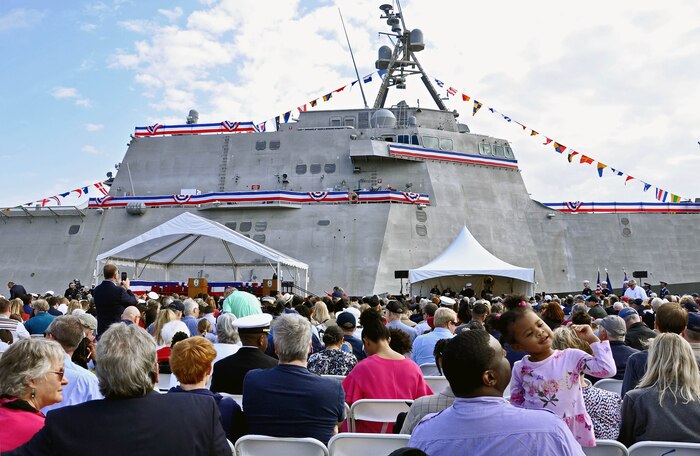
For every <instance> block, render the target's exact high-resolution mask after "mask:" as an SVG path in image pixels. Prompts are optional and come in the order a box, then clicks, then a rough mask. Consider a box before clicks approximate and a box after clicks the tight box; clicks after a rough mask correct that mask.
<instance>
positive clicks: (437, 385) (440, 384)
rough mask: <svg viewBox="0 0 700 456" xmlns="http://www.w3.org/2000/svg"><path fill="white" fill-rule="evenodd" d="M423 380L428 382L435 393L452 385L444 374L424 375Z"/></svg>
mask: <svg viewBox="0 0 700 456" xmlns="http://www.w3.org/2000/svg"><path fill="white" fill-rule="evenodd" d="M423 380H425V383H427V384H428V386H429V387H430V389H431V390H433V393H435V394H437V393H440V392H442V391H444V390H445V388H447V387H448V386H450V382H448V381H447V379H446V378H445V377H443V376H442V375H427V376H425V377H423Z"/></svg>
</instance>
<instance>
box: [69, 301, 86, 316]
mask: <svg viewBox="0 0 700 456" xmlns="http://www.w3.org/2000/svg"><path fill="white" fill-rule="evenodd" d="M76 309H80V310H83V306H81V305H80V301H78V300H77V299H71V300H70V302H69V303H68V310H66V315H73V311H74V310H76Z"/></svg>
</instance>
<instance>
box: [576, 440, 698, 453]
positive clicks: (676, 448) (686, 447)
mask: <svg viewBox="0 0 700 456" xmlns="http://www.w3.org/2000/svg"><path fill="white" fill-rule="evenodd" d="M583 452H584V453H586V456H666V455H668V456H699V455H700V443H685V442H637V443H635V444H634V445H632V446H631V447H629V448H627V447H626V446H624V445H623V444H621V443H620V442H617V441H615V440H596V446H595V447H592V448H584V449H583Z"/></svg>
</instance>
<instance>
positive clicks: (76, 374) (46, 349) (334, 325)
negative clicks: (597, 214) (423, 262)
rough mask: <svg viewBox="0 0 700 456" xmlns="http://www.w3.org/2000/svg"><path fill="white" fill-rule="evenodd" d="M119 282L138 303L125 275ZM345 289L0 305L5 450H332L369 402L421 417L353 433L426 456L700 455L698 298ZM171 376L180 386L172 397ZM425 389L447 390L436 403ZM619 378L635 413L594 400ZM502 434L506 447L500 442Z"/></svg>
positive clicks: (625, 404) (1, 445) (610, 395)
mask: <svg viewBox="0 0 700 456" xmlns="http://www.w3.org/2000/svg"><path fill="white" fill-rule="evenodd" d="M107 276H109V277H111V279H109V280H110V281H111V283H110V284H109V286H110V287H111V286H112V285H113V286H115V287H127V288H128V282H126V283H120V281H119V280H117V277H118V274H117V270H116V267H115V266H113V265H112V269H109V270H107V269H106V270H105V277H107ZM127 288H124V289H125V290H127ZM336 288H337V290H336V291H334V293H333V294H332V295H329V296H324V297H315V296H308V297H303V296H298V295H291V294H279V295H277V296H275V297H266V298H264V299H258V298H256V297H254V296H253V295H250V294H249V293H247V292H244V291H239V290H236V289H227V290H226V292H225V295H224V297H223V299H222V300H221V301H220V302H218V303H217V302H216V301H215V299H214V298H213V297H210V296H199V297H197V298H186V297H180V296H177V295H173V296H158V295H156V294H155V293H148V294H146V295H144V296H136V295H134V294H133V293H131V292H128V293H127V292H118V293H112V296H117V298H112V299H113V300H112V301H110V305H112V306H115V305H116V304H118V306H117V307H118V312H117V311H116V310H115V309H110V312H109V314H110V315H113V316H112V317H110V318H112V320H109V319H107V320H105V317H104V315H105V313H104V312H102V313H100V308H101V306H102V305H104V301H100V299H96V300H95V299H93V298H92V297H90V296H87V299H85V300H77V299H64V298H63V297H62V296H54V295H53V293H51V294H48V295H44V296H40V297H37V298H34V297H32V296H31V295H28V296H29V298H26V296H27V294H26V292H25V294H24V295H22V296H18V297H16V298H14V299H13V300H8V299H6V298H4V297H0V353H2V352H4V353H2V355H1V356H0V417H1V419H2V423H3V425H2V426H0V450H2V451H3V452H6V451H12V452H13V453H12V454H85V453H84V451H85V448H83V447H81V448H78V445H79V444H80V445H84V444H85V442H89V443H90V444H91V445H94V448H98V449H100V451H99V453H100V454H112V453H113V454H123V453H128V452H129V448H130V445H137V444H138V440H137V439H136V437H135V435H137V434H138V433H141V432H144V433H145V432H149V433H153V432H158V428H159V426H162V429H163V431H162V432H168V430H170V431H169V432H170V433H169V434H168V435H171V434H172V429H177V430H178V432H177V433H178V436H177V438H174V439H173V440H172V441H169V442H167V443H165V442H150V443H149V444H152V445H153V446H152V447H151V448H150V451H149V452H150V453H153V454H166V450H167V454H179V453H178V452H180V453H181V452H182V451H183V450H184V449H187V452H188V454H230V448H229V446H228V444H227V443H226V439H228V440H229V441H230V442H235V441H236V439H238V438H239V437H240V436H242V435H245V434H263V435H269V436H275V437H313V438H316V439H317V440H319V441H321V442H322V443H324V444H327V443H328V441H329V440H330V438H331V437H332V436H333V435H334V434H336V433H338V432H347V431H349V429H348V427H347V420H348V416H347V414H346V406H347V407H349V406H352V404H353V403H355V402H356V401H358V400H360V399H401V400H406V401H412V402H413V405H412V406H411V407H410V409H409V412H408V413H407V414H406V415H405V416H399V417H397V419H396V421H397V422H396V423H395V424H394V423H391V422H388V423H376V422H369V421H361V420H360V421H357V423H356V426H355V431H356V432H370V433H392V432H395V433H403V434H410V435H411V439H410V442H409V444H410V446H412V447H414V448H418V449H420V450H422V451H424V452H425V453H426V454H452V452H457V450H456V448H458V446H457V445H465V444H466V445H469V447H470V448H477V447H478V448H479V450H478V451H476V453H475V454H501V452H505V451H508V452H510V451H518V450H521V452H522V453H524V454H543V453H542V452H533V450H532V448H540V450H541V449H542V448H549V449H550V450H551V451H552V452H555V453H556V454H577V455H578V454H582V447H587V446H594V445H595V442H596V440H597V439H598V440H599V439H617V440H619V441H620V442H622V443H623V444H624V445H627V446H630V445H632V444H634V443H635V442H638V441H644V440H671V441H678V442H698V443H700V437H699V436H698V434H697V433H696V432H695V428H694V426H693V423H695V422H697V420H698V419H699V418H700V374H699V373H698V362H700V313H698V301H700V300H698V299H696V298H694V297H692V296H682V297H675V296H673V295H667V296H665V297H664V298H663V299H662V298H658V297H651V298H649V299H641V300H639V299H636V298H635V299H631V298H629V297H623V298H622V299H619V298H617V296H615V295H614V294H609V295H608V296H605V297H603V296H596V295H595V294H594V293H592V294H591V295H588V296H584V295H577V296H567V297H565V298H563V299H560V298H558V297H557V296H549V295H546V296H544V295H537V296H534V297H532V298H528V297H525V296H518V295H509V296H500V297H494V296H491V295H490V294H485V295H483V296H482V298H481V299H477V298H476V294H472V295H471V296H463V295H461V294H454V293H451V296H442V295H439V294H436V295H431V296H428V297H404V296H387V297H383V296H381V297H380V296H367V297H354V296H348V295H347V294H345V293H344V291H342V289H340V288H339V287H336ZM69 289H70V288H69ZM67 291H68V290H67ZM127 291H128V290H127ZM470 294H471V293H470ZM132 295H133V297H134V299H135V304H134V303H133V300H132ZM97 296H99V290H98V293H97ZM114 299H122V301H114ZM95 301H96V302H95ZM640 301H641V302H640ZM115 303H116V304H115ZM99 315H101V316H102V317H101V318H102V320H99V318H100V317H99ZM98 320H99V321H101V322H102V323H103V325H104V328H108V329H103V330H102V333H99V331H98V328H99V324H98ZM124 350H126V351H125V352H124ZM421 366H422V367H421ZM160 375H165V376H169V377H168V379H169V385H168V382H166V383H165V387H163V386H161V388H163V390H161V391H158V387H157V385H158V384H159V376H160ZM324 375H331V376H339V377H341V378H340V379H336V378H324V377H323V376H324ZM426 375H438V376H444V377H445V379H446V380H447V382H449V386H448V387H447V388H445V389H444V390H441V391H433V390H431V388H430V386H429V385H428V383H427V382H426V379H425V376H426ZM607 378H614V379H617V380H619V381H620V382H622V386H621V394H617V393H614V392H610V391H607V390H604V389H601V388H598V387H597V386H596V382H597V381H599V380H601V379H607ZM507 385H510V386H509V387H508V388H507ZM601 385H602V383H601ZM441 389H442V388H441ZM166 391H167V392H168V394H163V393H165V392H166ZM231 395H242V397H243V400H242V401H241V400H240V399H236V398H234V397H231ZM126 404H131V406H127V405H126ZM185 410H187V411H186V412H185ZM544 410H548V411H549V412H552V413H549V412H544ZM104 414H109V415H110V416H112V415H114V417H113V418H109V419H108V420H107V421H106V422H104V423H93V424H91V425H89V426H87V428H88V429H89V428H91V427H92V426H93V425H94V426H98V424H99V426H100V432H101V429H102V427H103V426H110V432H107V433H104V434H100V432H92V434H93V435H90V436H86V437H81V436H80V435H78V434H77V433H76V432H74V431H73V430H70V431H65V432H64V427H65V426H67V423H70V422H75V421H76V420H92V421H99V420H97V418H96V417H97V416H102V415H104ZM188 414H194V416H196V417H197V418H196V420H197V422H196V424H194V423H191V421H192V420H193V419H194V418H192V417H189V418H186V417H187V416H188ZM156 416H158V417H159V418H158V419H156ZM164 416H167V418H166V419H163V417H164ZM158 420H159V421H158ZM183 420H184V421H183ZM154 421H158V423H154ZM81 422H82V421H81ZM110 422H111V423H113V424H110ZM116 422H121V423H129V426H124V425H122V426H118V425H116V424H114V423H116ZM188 423H190V424H192V425H191V426H189V427H188V426H187V424H188ZM495 423H500V424H499V425H498V426H496V424H495ZM533 423H535V424H537V425H536V426H535V425H533ZM146 424H149V425H151V427H150V428H147V427H144V428H141V427H140V426H146ZM495 427H498V429H500V431H499V433H498V437H493V435H494V434H489V432H487V431H488V430H489V429H490V430H491V431H492V430H493V429H494V428H495ZM185 429H186V430H185ZM83 430H85V429H83ZM88 432H89V430H88ZM518 434H521V435H527V439H526V440H527V442H525V440H523V439H514V438H511V436H514V435H518ZM489 436H491V437H489ZM81 439H82V440H81ZM185 442H186V443H185ZM538 445H539V447H538ZM173 452H174V453H173ZM3 454H4V453H3ZM553 454H554V453H553Z"/></svg>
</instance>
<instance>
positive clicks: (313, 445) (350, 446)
mask: <svg viewBox="0 0 700 456" xmlns="http://www.w3.org/2000/svg"><path fill="white" fill-rule="evenodd" d="M410 438H411V436H410V435H408V434H362V433H355V434H353V433H349V432H343V433H340V434H337V435H334V436H333V437H332V438H331V440H330V441H329V442H328V447H326V446H325V445H324V444H323V443H321V442H319V441H318V440H316V439H312V438H303V439H293V438H281V437H268V436H264V435H246V436H243V437H241V438H240V439H238V441H237V442H236V445H235V446H234V449H233V456H269V455H271V454H284V455H285V456H355V455H358V454H371V455H372V456H386V455H388V454H390V453H391V452H393V451H394V450H398V449H399V448H404V447H406V446H408V440H409V439H410Z"/></svg>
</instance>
